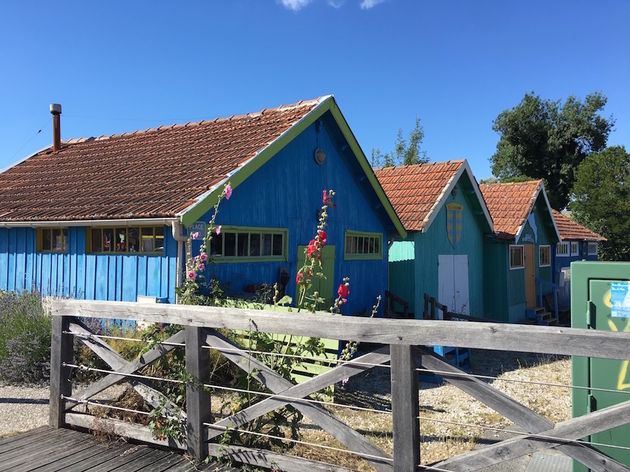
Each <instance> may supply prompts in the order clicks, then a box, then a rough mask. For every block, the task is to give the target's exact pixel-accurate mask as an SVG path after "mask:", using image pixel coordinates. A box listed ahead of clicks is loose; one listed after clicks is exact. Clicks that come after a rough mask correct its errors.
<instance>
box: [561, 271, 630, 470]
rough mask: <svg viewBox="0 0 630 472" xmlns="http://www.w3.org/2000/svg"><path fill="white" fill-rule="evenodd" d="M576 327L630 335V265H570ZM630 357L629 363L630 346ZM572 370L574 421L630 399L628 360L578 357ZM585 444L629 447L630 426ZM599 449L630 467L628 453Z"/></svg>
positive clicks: (572, 322) (608, 448)
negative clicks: (578, 417) (628, 333)
mask: <svg viewBox="0 0 630 472" xmlns="http://www.w3.org/2000/svg"><path fill="white" fill-rule="evenodd" d="M571 326H572V327H573V328H582V329H599V330H604V331H619V332H630V263H628V262H587V261H581V262H573V263H571ZM628 358H629V359H630V346H628ZM572 367H573V372H572V373H573V384H574V385H575V386H577V387H578V388H574V389H573V417H574V418H575V417H577V416H582V415H585V414H587V413H590V412H592V411H596V410H601V409H602V408H606V407H608V406H611V405H614V404H616V403H620V402H622V401H626V400H630V369H629V368H628V361H618V360H611V359H597V358H590V357H578V356H573V366H572ZM579 387H585V388H579ZM590 389H596V390H590ZM597 389H606V391H603V390H597ZM608 390H610V391H608ZM583 439H585V440H587V441H591V442H594V443H600V444H610V445H612V446H623V447H630V425H625V426H621V427H619V428H615V429H611V430H609V431H604V432H602V433H598V434H594V435H592V436H590V437H587V438H583ZM598 449H599V450H601V451H602V452H603V453H605V454H607V455H609V456H610V457H612V458H614V459H616V460H617V461H619V462H621V463H623V464H625V465H630V451H629V450H625V449H619V448H611V447H606V446H598ZM573 470H574V472H585V471H588V470H589V469H588V468H586V467H585V466H583V465H582V464H580V463H578V462H577V461H574V463H573Z"/></svg>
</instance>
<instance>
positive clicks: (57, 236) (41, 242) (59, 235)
mask: <svg viewBox="0 0 630 472" xmlns="http://www.w3.org/2000/svg"><path fill="white" fill-rule="evenodd" d="M36 247H37V252H41V253H45V254H67V253H68V228H62V227H54V228H53V227H50V228H37V235H36Z"/></svg>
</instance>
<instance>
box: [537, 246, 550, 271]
mask: <svg viewBox="0 0 630 472" xmlns="http://www.w3.org/2000/svg"><path fill="white" fill-rule="evenodd" d="M550 265H551V246H548V245H547V246H538V267H549V266H550Z"/></svg>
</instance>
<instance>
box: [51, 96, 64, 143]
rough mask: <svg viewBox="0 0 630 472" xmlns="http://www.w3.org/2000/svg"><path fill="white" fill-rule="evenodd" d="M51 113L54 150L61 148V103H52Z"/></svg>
mask: <svg viewBox="0 0 630 472" xmlns="http://www.w3.org/2000/svg"><path fill="white" fill-rule="evenodd" d="M50 114H51V115H52V116H53V151H59V150H60V149H61V105H60V104H59V103H51V104H50Z"/></svg>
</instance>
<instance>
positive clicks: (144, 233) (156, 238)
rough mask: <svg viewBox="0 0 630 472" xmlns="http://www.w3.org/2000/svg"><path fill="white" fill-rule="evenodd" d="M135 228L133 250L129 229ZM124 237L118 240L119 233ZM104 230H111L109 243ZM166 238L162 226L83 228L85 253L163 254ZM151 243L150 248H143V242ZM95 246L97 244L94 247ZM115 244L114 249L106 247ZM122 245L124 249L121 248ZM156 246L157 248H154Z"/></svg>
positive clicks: (115, 254)
mask: <svg viewBox="0 0 630 472" xmlns="http://www.w3.org/2000/svg"><path fill="white" fill-rule="evenodd" d="M129 230H137V233H136V235H135V238H136V243H135V245H136V247H137V249H135V250H130V249H131V247H130V246H131V245H132V243H131V242H130V239H131V238H130V231H129ZM123 231H124V238H123V239H122V240H120V241H119V235H120V234H123V233H122V232H123ZM106 232H111V235H110V237H109V243H108V242H106V240H107V239H108V238H106V237H105V233H106ZM165 239H166V236H165V231H164V226H140V225H138V226H107V227H101V226H97V227H86V228H85V252H86V253H87V254H97V255H107V256H163V255H164V251H165V249H166V245H165V243H164V241H165ZM149 242H150V244H151V249H150V250H149V249H146V250H145V243H149ZM95 246H98V248H96V247H95ZM108 246H115V248H114V250H111V251H107V250H106V247H108ZM122 247H124V248H125V249H124V250H121V248H122ZM156 247H158V249H155V248H156Z"/></svg>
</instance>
